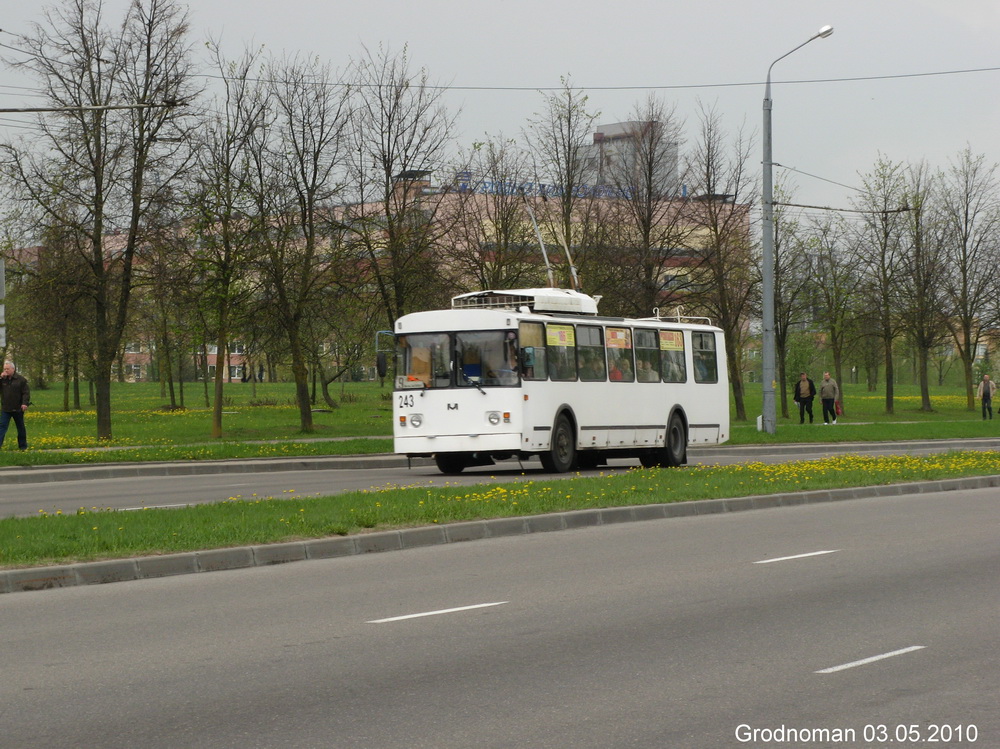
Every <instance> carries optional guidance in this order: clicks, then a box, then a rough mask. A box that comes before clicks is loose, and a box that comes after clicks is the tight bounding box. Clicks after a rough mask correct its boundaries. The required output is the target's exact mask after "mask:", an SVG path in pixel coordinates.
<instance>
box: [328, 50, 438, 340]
mask: <svg viewBox="0 0 1000 749" xmlns="http://www.w3.org/2000/svg"><path fill="white" fill-rule="evenodd" d="M351 81H352V85H353V87H354V92H355V94H356V95H355V97H354V99H353V123H352V143H351V148H350V153H349V158H350V162H351V163H350V180H351V191H352V196H351V197H352V199H353V200H354V204H353V205H349V206H348V207H347V208H346V209H345V211H344V216H343V223H344V225H345V228H346V231H348V232H349V240H348V241H350V243H351V244H352V245H353V246H354V247H355V248H356V253H357V262H360V263H362V264H363V265H364V267H365V269H366V271H367V274H368V283H370V284H372V286H373V287H374V288H375V289H376V291H377V293H378V295H379V296H380V298H381V300H382V307H383V315H384V319H385V320H386V323H387V325H388V326H389V327H390V328H391V327H392V326H393V324H394V323H395V320H396V318H398V317H400V316H401V315H403V314H405V313H406V312H411V311H413V310H415V309H418V308H419V307H420V306H421V305H431V304H433V305H435V306H436V303H438V302H440V301H442V297H444V296H446V295H447V292H448V290H449V289H448V285H447V283H442V281H443V279H445V278H446V277H447V274H446V273H444V272H442V268H441V264H440V253H439V249H440V245H441V242H442V238H443V237H444V236H446V235H447V233H448V232H449V230H450V226H448V225H447V224H446V223H445V219H446V218H450V217H451V218H453V214H448V213H446V212H442V205H443V204H444V201H443V200H441V195H440V194H439V193H438V192H437V191H435V190H433V189H432V188H431V175H433V174H436V173H437V174H440V173H441V172H444V171H445V170H446V169H447V165H448V160H447V157H448V148H449V146H450V144H451V141H452V138H453V135H452V132H453V129H454V123H455V116H454V115H452V114H450V113H449V112H448V111H447V110H446V108H445V106H444V104H443V101H442V97H443V95H444V93H443V90H442V89H440V88H437V87H435V86H432V85H431V83H430V80H429V75H428V73H427V71H426V70H423V69H421V70H419V71H417V72H414V71H412V70H411V68H410V60H409V56H408V53H407V51H406V49H405V48H404V50H403V51H402V52H400V53H398V54H392V53H390V52H388V51H387V50H385V49H380V50H379V51H378V53H375V54H373V53H371V52H369V51H367V50H366V54H365V55H364V57H362V58H361V59H359V60H358V61H357V62H356V63H355V65H354V68H353V73H352V75H351ZM448 181H449V182H450V178H449V180H448Z"/></svg>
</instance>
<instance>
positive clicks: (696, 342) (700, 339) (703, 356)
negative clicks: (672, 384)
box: [691, 333, 719, 382]
mask: <svg viewBox="0 0 1000 749" xmlns="http://www.w3.org/2000/svg"><path fill="white" fill-rule="evenodd" d="M691 350H692V353H693V354H694V381H695V382H718V381H719V362H718V358H717V355H716V350H715V334H714V333H692V334H691Z"/></svg>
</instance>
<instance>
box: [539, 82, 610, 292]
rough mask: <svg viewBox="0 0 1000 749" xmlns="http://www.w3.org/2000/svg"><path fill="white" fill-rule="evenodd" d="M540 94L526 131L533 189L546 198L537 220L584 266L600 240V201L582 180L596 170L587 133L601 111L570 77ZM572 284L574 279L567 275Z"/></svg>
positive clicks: (590, 130) (591, 129)
mask: <svg viewBox="0 0 1000 749" xmlns="http://www.w3.org/2000/svg"><path fill="white" fill-rule="evenodd" d="M544 97H545V98H544V106H543V109H542V111H541V112H540V113H538V114H536V115H535V116H534V118H533V119H532V120H531V121H530V122H529V125H528V131H527V133H526V135H527V139H528V142H529V144H530V148H531V151H532V153H533V155H534V162H535V163H534V165H533V168H534V171H535V181H536V182H537V183H538V186H537V190H538V193H539V195H540V196H541V198H542V200H543V201H544V202H543V205H542V208H543V210H542V211H539V212H538V213H539V219H540V220H542V221H543V223H546V224H547V233H548V235H549V237H550V240H554V242H555V243H557V244H558V245H560V246H563V247H565V248H567V249H569V250H570V252H571V253H573V257H572V260H573V261H574V264H575V265H576V267H578V268H581V269H583V270H584V271H585V270H586V266H587V264H588V262H589V260H590V258H589V257H588V256H589V255H590V254H592V252H593V251H594V250H595V249H596V248H597V245H598V244H599V242H598V241H596V240H595V237H594V236H593V235H594V233H595V232H596V231H597V230H599V229H601V228H603V226H602V221H601V220H600V218H599V217H597V216H595V215H594V211H595V210H598V209H599V206H598V205H597V203H596V202H595V200H594V195H593V193H592V192H591V191H589V190H588V189H587V188H588V187H590V186H589V185H587V184H586V180H587V178H588V177H587V175H588V174H592V173H593V172H594V168H593V164H592V158H593V156H592V153H591V152H590V151H588V150H587V148H586V144H587V138H588V137H590V136H591V135H592V133H593V129H594V123H595V122H596V121H597V117H598V116H599V115H598V113H595V112H591V111H590V110H589V109H588V101H589V99H588V97H587V95H586V94H584V93H583V92H582V91H581V90H579V89H576V88H573V86H572V84H571V82H570V81H569V79H568V78H563V79H562V88H561V89H560V90H559V91H558V92H556V93H552V94H545V95H544ZM572 248H575V249H572ZM565 260H566V261H567V262H568V261H569V258H565ZM570 283H571V284H574V283H576V279H572V278H570Z"/></svg>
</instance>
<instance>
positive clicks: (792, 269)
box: [774, 189, 816, 419]
mask: <svg viewBox="0 0 1000 749" xmlns="http://www.w3.org/2000/svg"><path fill="white" fill-rule="evenodd" d="M776 194H777V195H779V196H780V199H781V200H782V201H788V200H789V194H788V193H786V192H784V191H783V190H781V189H777V190H776ZM813 250H814V247H813V243H812V242H810V241H809V240H808V239H807V238H806V237H805V236H804V231H803V229H802V227H801V226H800V225H799V223H798V221H797V220H796V219H795V218H794V216H793V214H792V213H791V212H790V211H788V210H786V209H785V208H784V207H781V206H779V207H777V208H776V210H775V212H774V344H775V353H776V354H777V357H776V358H777V367H778V386H777V387H778V392H779V393H780V398H781V415H782V416H783V417H784V418H786V419H787V418H788V415H789V414H788V372H787V366H786V363H787V360H788V341H789V335H790V334H791V332H792V330H793V329H794V328H795V327H800V326H802V325H812V324H814V323H815V320H813V316H812V313H813V305H812V302H813V300H814V294H813V292H814V290H815V282H816V279H815V277H814V271H815V268H814V266H815V262H814V258H813V257H812V255H811V252H812V251H813Z"/></svg>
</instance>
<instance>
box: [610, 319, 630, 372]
mask: <svg viewBox="0 0 1000 749" xmlns="http://www.w3.org/2000/svg"><path fill="white" fill-rule="evenodd" d="M608 376H609V377H610V378H611V379H612V380H614V381H615V382H635V365H634V364H633V363H632V330H631V328H608Z"/></svg>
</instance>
